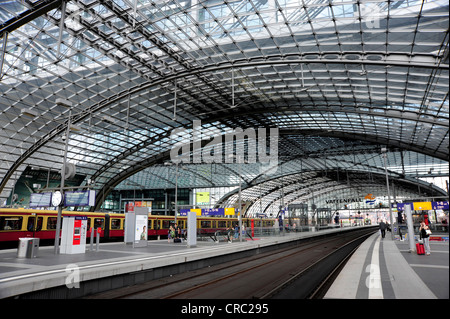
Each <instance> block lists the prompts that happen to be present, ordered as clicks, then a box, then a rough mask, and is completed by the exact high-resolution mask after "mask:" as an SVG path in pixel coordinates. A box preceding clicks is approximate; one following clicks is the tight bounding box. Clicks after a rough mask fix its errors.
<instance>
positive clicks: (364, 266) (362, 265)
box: [324, 232, 449, 299]
mask: <svg viewBox="0 0 450 319" xmlns="http://www.w3.org/2000/svg"><path fill="white" fill-rule="evenodd" d="M446 237H447V238H448V235H447V236H446ZM430 248H431V255H429V256H427V255H417V253H416V252H410V251H409V244H408V242H407V241H406V240H405V241H399V240H392V239H391V234H390V233H389V232H387V233H386V236H385V238H381V235H380V234H379V232H377V233H375V234H373V235H372V236H370V237H369V238H368V239H367V240H366V241H365V242H364V243H363V244H361V246H360V247H359V248H358V249H357V251H356V252H355V253H354V254H353V255H352V257H351V258H350V259H349V260H348V262H347V263H346V265H345V267H344V269H343V270H342V271H341V272H340V274H339V275H338V277H337V278H336V280H335V281H334V283H333V285H332V286H331V287H330V289H329V290H328V291H327V293H326V295H325V297H324V299H448V298H449V242H448V240H447V241H430Z"/></svg>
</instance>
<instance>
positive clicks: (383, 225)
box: [380, 220, 386, 238]
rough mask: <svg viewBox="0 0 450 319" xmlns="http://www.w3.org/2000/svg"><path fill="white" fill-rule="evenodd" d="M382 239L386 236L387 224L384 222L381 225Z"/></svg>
mask: <svg viewBox="0 0 450 319" xmlns="http://www.w3.org/2000/svg"><path fill="white" fill-rule="evenodd" d="M380 231H381V238H384V236H385V235H386V223H385V222H384V221H383V220H382V221H381V223H380Z"/></svg>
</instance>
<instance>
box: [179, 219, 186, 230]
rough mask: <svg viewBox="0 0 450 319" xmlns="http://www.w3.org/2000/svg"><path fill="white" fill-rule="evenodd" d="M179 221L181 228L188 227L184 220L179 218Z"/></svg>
mask: <svg viewBox="0 0 450 319" xmlns="http://www.w3.org/2000/svg"><path fill="white" fill-rule="evenodd" d="M177 223H178V227H180V228H181V229H183V228H186V226H185V221H184V220H177Z"/></svg>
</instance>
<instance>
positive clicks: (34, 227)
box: [27, 214, 44, 238]
mask: <svg viewBox="0 0 450 319" xmlns="http://www.w3.org/2000/svg"><path fill="white" fill-rule="evenodd" d="M43 223H44V217H42V216H38V215H36V214H33V215H32V216H28V222H27V231H28V232H29V233H30V234H27V237H29V236H30V237H31V236H32V237H36V232H39V231H41V230H42V225H43ZM31 233H32V234H31ZM38 237H39V238H40V236H38Z"/></svg>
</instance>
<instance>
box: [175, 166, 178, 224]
mask: <svg viewBox="0 0 450 319" xmlns="http://www.w3.org/2000/svg"><path fill="white" fill-rule="evenodd" d="M176 165H177V167H176V173H175V224H176V223H177V212H178V162H177V164H176Z"/></svg>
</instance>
